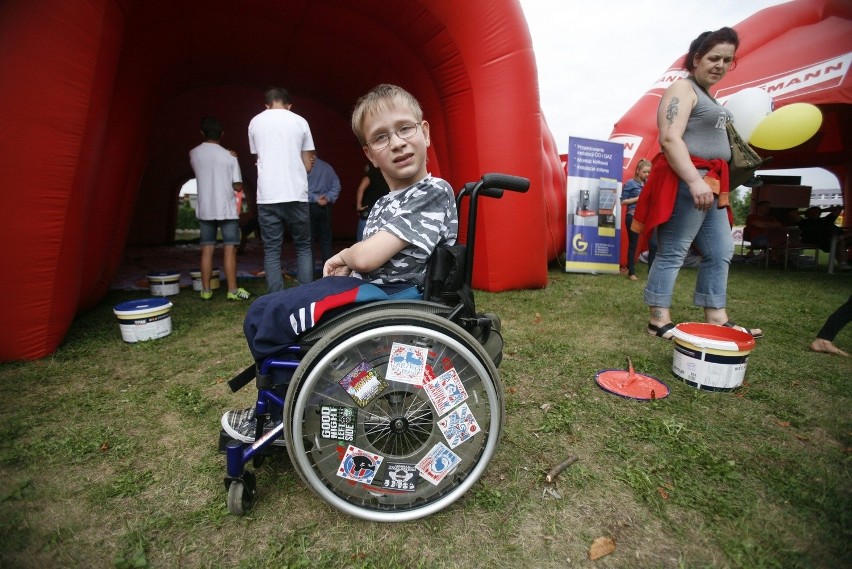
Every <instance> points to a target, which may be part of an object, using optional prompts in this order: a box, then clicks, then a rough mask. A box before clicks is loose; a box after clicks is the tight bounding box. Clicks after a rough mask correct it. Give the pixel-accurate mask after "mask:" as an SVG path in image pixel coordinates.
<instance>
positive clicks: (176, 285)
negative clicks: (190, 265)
mask: <svg viewBox="0 0 852 569" xmlns="http://www.w3.org/2000/svg"><path fill="white" fill-rule="evenodd" d="M148 288H149V290H150V291H151V294H152V295H153V296H172V295H175V294H178V293H179V292H180V273H172V272H170V271H165V272H162V273H150V274H149V275H148Z"/></svg>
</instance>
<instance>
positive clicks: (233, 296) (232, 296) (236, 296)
mask: <svg viewBox="0 0 852 569" xmlns="http://www.w3.org/2000/svg"><path fill="white" fill-rule="evenodd" d="M249 298H251V293H250V292H249V291H247V290H246V289H244V288H238V289H237V290H236V291H234V292H228V296H227V299H228V300H248V299H249Z"/></svg>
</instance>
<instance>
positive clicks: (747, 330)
mask: <svg viewBox="0 0 852 569" xmlns="http://www.w3.org/2000/svg"><path fill="white" fill-rule="evenodd" d="M722 326H724V327H725V328H733V329H735V330H741V331H743V332H745V333H746V334H748V335H749V336H751V337H752V338H754V339H755V340H757V339H758V338H763V332H755V331H754V328H746V327H745V326H739V325H737V324H734V323H733V322H731V321H730V320H728V321H727V322H725V323H724V324H722Z"/></svg>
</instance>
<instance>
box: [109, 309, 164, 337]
mask: <svg viewBox="0 0 852 569" xmlns="http://www.w3.org/2000/svg"><path fill="white" fill-rule="evenodd" d="M171 309H172V303H171V302H169V301H168V300H166V299H165V298H143V299H142V300H128V301H127V302H122V303H121V304H116V305H115V306H114V307H113V309H112V311H113V312H114V313H115V316H116V317H117V318H118V328H119V329H120V330H121V339H122V340H124V341H125V342H130V343H133V342H140V341H143V340H155V339H157V338H162V337H163V336H168V335H169V334H171V333H172V316H171Z"/></svg>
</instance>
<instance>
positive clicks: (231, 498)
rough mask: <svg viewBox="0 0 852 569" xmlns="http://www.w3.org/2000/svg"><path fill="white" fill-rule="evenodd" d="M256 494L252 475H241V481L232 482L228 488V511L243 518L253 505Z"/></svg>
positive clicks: (246, 473)
mask: <svg viewBox="0 0 852 569" xmlns="http://www.w3.org/2000/svg"><path fill="white" fill-rule="evenodd" d="M256 494H257V489H256V488H255V477H254V474H253V473H251V472H245V473H243V477H242V478H241V479H240V478H238V479H236V480H232V481H231V484H230V485H229V486H228V511H229V512H231V513H232V514H234V515H235V516H244V515H245V514H246V513H247V512H248V511H249V510H250V509H251V507H252V506H253V505H254V498H255V495H256Z"/></svg>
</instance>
